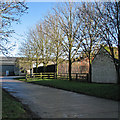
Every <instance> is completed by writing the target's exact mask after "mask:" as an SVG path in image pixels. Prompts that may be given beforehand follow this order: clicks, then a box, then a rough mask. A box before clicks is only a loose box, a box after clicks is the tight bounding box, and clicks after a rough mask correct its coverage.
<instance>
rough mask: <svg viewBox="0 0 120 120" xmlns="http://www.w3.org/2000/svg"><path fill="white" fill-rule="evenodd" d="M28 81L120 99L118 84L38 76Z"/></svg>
mask: <svg viewBox="0 0 120 120" xmlns="http://www.w3.org/2000/svg"><path fill="white" fill-rule="evenodd" d="M18 80H22V81H25V79H24V78H18ZM27 82H30V83H35V84H39V85H44V86H50V87H54V88H59V89H64V90H68V91H73V92H77V93H82V94H87V95H92V96H96V97H101V98H107V99H112V100H120V95H119V90H120V86H119V85H117V84H98V83H85V82H76V81H68V80H56V79H44V80H43V79H42V80H41V79H38V78H32V79H29V80H28V81H27Z"/></svg>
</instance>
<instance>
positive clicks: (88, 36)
mask: <svg viewBox="0 0 120 120" xmlns="http://www.w3.org/2000/svg"><path fill="white" fill-rule="evenodd" d="M94 7H95V4H94V3H92V2H89V3H87V2H85V3H81V6H80V8H79V13H78V17H79V19H81V20H82V24H81V26H82V28H83V29H82V32H81V35H82V36H83V38H84V40H83V41H82V44H81V53H82V55H83V54H84V53H85V54H86V56H84V57H87V58H88V60H89V82H91V74H92V73H91V63H92V59H93V57H94V56H95V53H96V50H97V49H98V48H100V42H101V38H100V33H99V29H98V25H99V20H98V19H97V18H96V16H95V15H96V11H95V9H93V8H94ZM94 19H95V21H94Z"/></svg>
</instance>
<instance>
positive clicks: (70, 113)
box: [2, 78, 118, 118]
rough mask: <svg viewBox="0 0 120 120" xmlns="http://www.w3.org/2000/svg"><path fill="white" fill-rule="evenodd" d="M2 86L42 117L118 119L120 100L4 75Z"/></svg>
mask: <svg viewBox="0 0 120 120" xmlns="http://www.w3.org/2000/svg"><path fill="white" fill-rule="evenodd" d="M2 87H3V88H4V89H6V90H7V91H9V92H10V93H11V94H12V95H13V96H15V97H17V98H18V99H20V101H21V102H22V103H23V104H27V105H28V106H29V108H30V109H31V110H32V111H33V112H35V113H36V114H37V115H38V116H39V117H42V118H117V117H118V102H116V101H112V100H106V99H101V98H96V97H92V96H87V95H83V94H77V93H73V92H68V91H64V90H59V89H54V88H49V87H44V86H40V85H35V84H30V83H25V82H21V81H17V80H13V79H12V78H11V79H8V78H3V79H2Z"/></svg>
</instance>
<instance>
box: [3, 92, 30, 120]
mask: <svg viewBox="0 0 120 120" xmlns="http://www.w3.org/2000/svg"><path fill="white" fill-rule="evenodd" d="M31 117H32V114H31V112H30V111H28V110H27V108H25V107H24V106H23V105H22V104H21V103H20V102H19V101H18V100H17V99H16V98H14V97H13V96H11V95H10V94H9V93H8V92H6V91H5V90H2V120H4V119H17V120H18V119H23V118H31Z"/></svg>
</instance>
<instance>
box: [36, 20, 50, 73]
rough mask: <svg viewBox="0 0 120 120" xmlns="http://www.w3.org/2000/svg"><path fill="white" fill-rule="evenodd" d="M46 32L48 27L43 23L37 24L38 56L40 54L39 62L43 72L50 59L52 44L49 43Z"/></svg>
mask: <svg viewBox="0 0 120 120" xmlns="http://www.w3.org/2000/svg"><path fill="white" fill-rule="evenodd" d="M46 32H48V26H47V25H46V24H45V23H44V22H43V23H42V22H41V23H39V24H37V34H38V38H39V39H38V40H39V43H40V54H41V61H42V63H43V66H44V72H45V71H46V66H47V64H48V63H49V61H50V59H51V50H52V46H51V45H52V44H51V43H50V39H49V36H47V35H46V34H45V33H46Z"/></svg>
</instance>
